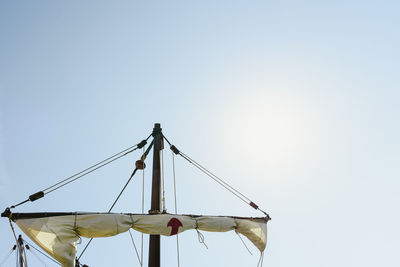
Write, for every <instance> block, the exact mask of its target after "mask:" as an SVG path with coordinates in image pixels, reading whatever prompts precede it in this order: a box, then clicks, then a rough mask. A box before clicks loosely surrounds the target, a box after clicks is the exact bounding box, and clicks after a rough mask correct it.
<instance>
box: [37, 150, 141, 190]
mask: <svg viewBox="0 0 400 267" xmlns="http://www.w3.org/2000/svg"><path fill="white" fill-rule="evenodd" d="M136 149H137V148H135V149H132V150H131V151H128V152H126V153H125V154H122V155H119V156H117V157H115V158H113V159H111V160H109V161H107V162H105V163H103V164H101V165H93V166H97V167H96V168H94V169H92V168H93V167H91V168H88V169H90V171H87V172H85V173H83V174H82V175H79V176H78V177H75V176H76V175H73V176H71V177H69V178H67V179H64V181H67V180H69V181H68V182H66V183H63V184H61V185H59V186H57V187H56V188H53V189H52V190H50V191H48V192H45V195H47V194H49V193H51V192H53V191H55V190H57V189H59V188H61V187H63V186H66V185H67V184H69V183H72V182H74V181H76V180H78V179H79V178H82V177H83V176H85V175H88V174H89V173H91V172H94V171H95V170H97V169H100V168H101V167H104V166H105V165H108V164H110V163H111V162H113V161H116V160H117V159H119V158H122V157H123V156H126V155H127V154H129V153H131V152H133V151H135V150H136ZM103 162H104V161H103ZM80 173H82V172H80ZM73 177H75V178H74V179H72V180H70V179H71V178H73ZM64 181H62V182H64ZM60 183H61V182H59V183H57V184H60ZM52 187H54V185H53V186H51V187H49V188H52ZM49 188H47V189H45V190H43V191H46V190H48V189H49Z"/></svg>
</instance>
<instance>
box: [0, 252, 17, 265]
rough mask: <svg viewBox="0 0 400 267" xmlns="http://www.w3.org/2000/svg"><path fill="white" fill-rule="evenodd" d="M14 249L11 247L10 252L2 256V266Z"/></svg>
mask: <svg viewBox="0 0 400 267" xmlns="http://www.w3.org/2000/svg"><path fill="white" fill-rule="evenodd" d="M14 250H15V248H12V249H11V250H10V252H8V253H7V254H6V256H5V257H4V259H3V260H2V261H1V263H0V266H2V265H3V264H4V263H5V262H6V261H7V259H8V257H10V255H11V254H12V253H13V252H14Z"/></svg>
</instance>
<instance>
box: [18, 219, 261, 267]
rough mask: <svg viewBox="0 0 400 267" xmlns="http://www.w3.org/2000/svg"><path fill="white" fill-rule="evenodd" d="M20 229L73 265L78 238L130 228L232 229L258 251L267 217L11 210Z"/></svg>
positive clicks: (169, 231)
mask: <svg viewBox="0 0 400 267" xmlns="http://www.w3.org/2000/svg"><path fill="white" fill-rule="evenodd" d="M11 218H12V219H13V220H14V221H15V222H16V223H17V225H18V226H19V227H20V228H21V230H22V231H23V232H24V233H25V234H26V235H27V236H28V237H29V238H30V239H32V240H33V241H34V242H35V243H36V244H37V245H39V246H40V247H41V248H42V249H43V250H45V251H46V252H47V253H48V254H49V255H51V256H52V257H53V258H55V259H56V260H57V261H58V262H60V263H61V264H62V266H63V267H74V266H75V257H76V242H77V241H78V240H79V238H80V237H81V236H82V237H87V238H96V237H107V236H114V235H117V234H120V233H123V232H126V231H128V230H129V229H130V228H133V229H134V230H137V231H139V232H142V233H146V234H152V235H164V236H171V235H175V234H178V233H181V232H183V231H186V230H189V229H198V230H204V231H211V232H226V231H230V230H235V231H236V232H237V233H240V234H242V235H244V236H246V237H247V238H248V239H249V240H250V241H251V242H252V243H253V244H254V245H255V246H256V247H257V248H258V249H259V250H260V251H264V249H265V246H266V240H267V221H268V220H269V217H266V218H243V217H224V216H198V215H174V214H152V215H149V214H127V213H125V214H117V213H14V214H12V216H11Z"/></svg>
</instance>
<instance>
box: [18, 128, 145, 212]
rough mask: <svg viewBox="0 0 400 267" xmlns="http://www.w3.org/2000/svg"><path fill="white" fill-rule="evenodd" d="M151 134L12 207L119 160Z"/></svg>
mask: <svg viewBox="0 0 400 267" xmlns="http://www.w3.org/2000/svg"><path fill="white" fill-rule="evenodd" d="M150 136H151V135H149V136H148V137H147V138H146V139H144V140H142V141H141V142H140V143H138V144H136V145H134V146H131V147H128V148H126V149H124V150H122V151H121V152H118V153H116V154H114V155H112V156H110V157H108V158H106V159H104V160H102V161H100V162H98V163H96V164H94V165H92V166H90V167H88V168H86V169H84V170H83V171H80V172H77V173H75V174H74V175H72V176H70V177H68V178H66V179H63V180H61V181H59V182H58V183H55V184H54V185H52V186H49V187H47V188H45V189H43V190H41V191H39V192H36V193H35V194H32V195H30V196H29V198H28V199H26V200H24V201H22V202H20V203H18V204H15V205H12V206H11V207H10V208H15V207H18V206H20V205H22V204H24V203H26V202H28V201H32V202H33V201H35V200H38V199H40V198H42V197H44V196H45V195H47V194H49V193H51V192H53V191H55V190H57V189H59V188H61V187H63V186H66V185H67V184H69V183H72V182H74V181H76V180H78V179H79V178H81V177H83V176H85V175H87V174H89V173H91V172H93V171H95V170H97V169H99V168H101V167H103V166H105V165H108V164H110V163H111V162H113V161H115V160H117V159H119V158H121V157H123V156H126V155H128V154H129V153H131V152H133V151H135V150H136V149H139V148H142V147H143V146H145V145H146V143H147V140H148V139H149V138H150Z"/></svg>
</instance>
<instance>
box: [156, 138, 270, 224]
mask: <svg viewBox="0 0 400 267" xmlns="http://www.w3.org/2000/svg"><path fill="white" fill-rule="evenodd" d="M163 137H164V139H165V140H166V141H167V143H168V144H169V145H170V149H171V150H172V152H173V153H175V154H177V155H180V156H181V157H183V158H184V159H186V160H187V161H188V162H189V163H191V164H192V165H193V166H195V167H196V168H198V169H199V170H200V171H202V172H203V173H204V174H206V175H207V176H208V177H210V178H211V179H213V180H214V181H215V182H217V183H218V184H220V185H221V186H222V187H224V188H225V189H226V190H228V191H229V192H231V193H232V194H233V195H235V196H236V197H237V198H239V199H240V200H242V201H243V202H245V203H246V204H248V205H250V206H251V207H252V208H254V209H256V210H259V211H260V212H262V213H263V214H264V215H266V216H267V217H268V218H269V215H268V214H267V213H266V212H265V211H264V210H262V209H260V207H259V206H258V205H257V204H255V203H254V202H253V201H251V199H250V198H248V197H247V196H245V195H244V194H242V193H241V192H239V191H238V190H237V189H235V188H234V187H233V186H231V185H230V184H228V183H227V182H225V181H224V180H222V179H221V178H219V177H218V176H217V175H215V174H214V173H212V172H211V171H209V170H207V169H206V168H205V167H204V166H202V165H201V164H200V163H198V162H196V161H195V160H194V159H192V158H190V157H189V156H188V155H186V154H185V153H183V152H182V151H180V150H179V149H177V148H176V147H175V146H174V145H172V144H171V142H169V140H168V139H167V138H166V137H165V136H164V135H163Z"/></svg>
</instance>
